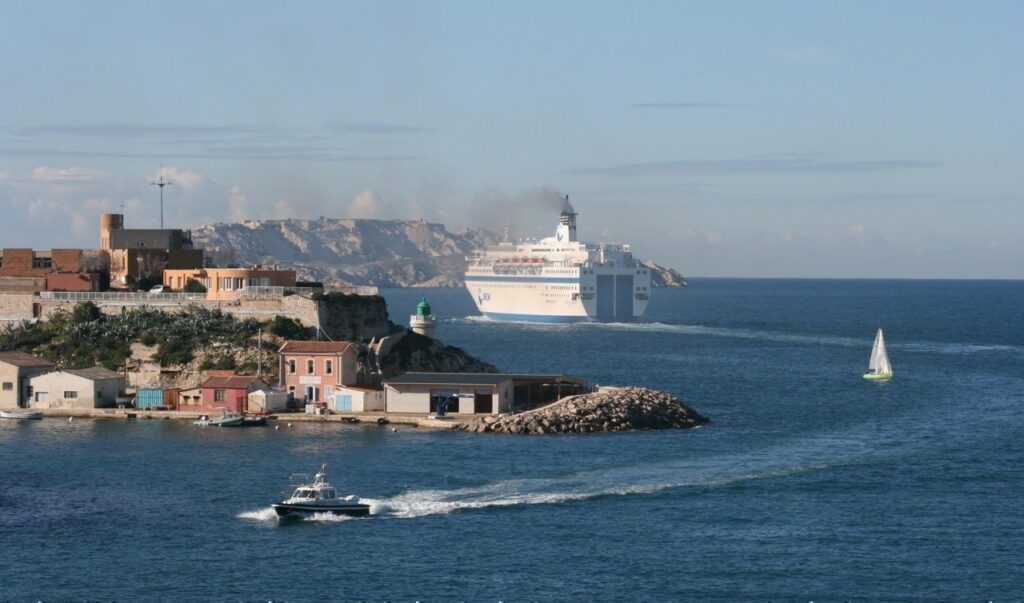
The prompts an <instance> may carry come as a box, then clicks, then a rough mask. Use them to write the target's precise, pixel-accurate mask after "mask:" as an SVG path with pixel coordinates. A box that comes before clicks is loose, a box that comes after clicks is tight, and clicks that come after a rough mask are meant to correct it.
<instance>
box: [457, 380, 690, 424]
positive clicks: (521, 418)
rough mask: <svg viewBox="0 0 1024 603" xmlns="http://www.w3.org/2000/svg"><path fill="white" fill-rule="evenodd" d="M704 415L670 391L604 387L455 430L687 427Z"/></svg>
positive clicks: (476, 419)
mask: <svg viewBox="0 0 1024 603" xmlns="http://www.w3.org/2000/svg"><path fill="white" fill-rule="evenodd" d="M707 422H708V419H707V418H706V417H703V416H701V415H700V414H699V413H698V412H697V411H695V410H693V409H692V408H690V407H688V406H686V405H685V404H683V403H682V402H680V401H679V400H676V399H675V397H674V396H672V395H671V394H666V393H665V392H659V391H655V390H653V389H648V388H645V387H620V388H603V389H601V390H599V391H597V392H594V393H590V394H582V395H579V396H570V397H568V398H563V399H561V400H559V401H557V402H553V403H551V404H548V405H547V406H544V407H541V408H538V409H535V410H531V411H527V412H523V413H519V414H514V415H506V416H498V417H496V416H486V417H478V418H475V419H471V420H469V421H467V422H465V423H463V424H462V425H461V426H460V427H459V429H462V430H463V431H471V432H476V433H520V434H538V435H540V434H546V433H592V432H598V431H624V430H627V429H686V428H689V427H697V426H699V425H704V424H705V423H707Z"/></svg>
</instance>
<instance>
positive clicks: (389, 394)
mask: <svg viewBox="0 0 1024 603" xmlns="http://www.w3.org/2000/svg"><path fill="white" fill-rule="evenodd" d="M584 388H585V385H584V383H583V381H581V380H580V379H575V378H573V377H566V376H563V375H512V374H506V373H405V374H403V375H398V376H397V377H392V378H391V379H388V380H387V381H385V382H384V395H385V407H386V410H387V412H403V413H411V414H431V413H436V412H437V410H438V407H439V406H441V405H442V404H444V406H445V412H446V413H447V414H500V413H505V412H511V411H512V410H520V409H526V408H534V407H536V406H540V405H542V404H546V403H548V402H553V401H555V400H558V399H560V398H563V397H565V396H568V395H572V394H576V393H580V392H581V391H582V390H583V389H584Z"/></svg>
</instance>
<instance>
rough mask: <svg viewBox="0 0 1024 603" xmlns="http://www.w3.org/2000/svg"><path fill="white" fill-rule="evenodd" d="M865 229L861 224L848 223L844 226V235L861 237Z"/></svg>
mask: <svg viewBox="0 0 1024 603" xmlns="http://www.w3.org/2000/svg"><path fill="white" fill-rule="evenodd" d="M866 232H867V231H866V230H865V229H864V225H863V224H850V225H849V226H847V227H846V235H847V236H850V237H858V238H860V237H863V236H864V234H865V233H866Z"/></svg>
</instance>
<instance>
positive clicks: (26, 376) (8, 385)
mask: <svg viewBox="0 0 1024 603" xmlns="http://www.w3.org/2000/svg"><path fill="white" fill-rule="evenodd" d="M56 368H57V365H55V364H54V363H52V362H50V361H49V360H44V359H42V358H37V357H35V356H33V355H31V354H26V353H25V352H0V408H2V409H9V408H27V407H28V403H29V400H31V398H32V385H31V383H30V381H31V379H32V377H35V376H36V375H40V374H43V373H49V372H50V371H52V370H54V369H56Z"/></svg>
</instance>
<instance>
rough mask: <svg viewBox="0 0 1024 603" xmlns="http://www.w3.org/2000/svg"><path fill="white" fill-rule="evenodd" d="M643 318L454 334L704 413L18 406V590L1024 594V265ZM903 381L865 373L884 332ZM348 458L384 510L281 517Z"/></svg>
mask: <svg viewBox="0 0 1024 603" xmlns="http://www.w3.org/2000/svg"><path fill="white" fill-rule="evenodd" d="M654 293H655V295H654V298H653V300H652V303H651V307H650V311H649V313H648V315H647V316H646V317H645V320H644V322H641V323H634V324H607V325H600V324H574V325H540V324H537V325H532V324H525V325H524V324H510V323H500V322H491V321H486V320H481V319H479V318H478V317H476V316H475V314H476V312H475V310H474V308H473V306H472V302H471V300H470V299H469V297H468V295H467V294H466V293H465V292H463V291H462V290H427V291H418V290H395V291H386V292H385V296H386V297H387V299H388V301H389V305H390V308H391V313H392V317H393V319H395V320H396V321H405V320H407V314H408V313H411V312H412V311H413V310H414V308H415V305H416V303H417V302H418V301H419V297H420V295H423V294H425V295H426V296H427V297H428V299H429V301H430V302H431V304H432V305H433V307H434V310H435V312H437V313H439V314H440V315H442V316H443V317H444V318H445V320H444V322H443V323H442V324H441V325H440V327H439V331H438V336H439V337H440V338H442V339H443V340H444V341H446V342H448V343H451V344H454V345H458V346H460V347H463V348H465V349H467V350H468V351H470V352H472V353H474V354H477V355H479V356H481V357H483V358H485V359H487V360H490V361H491V362H493V363H495V364H497V365H498V366H500V367H501V368H502V369H505V370H508V371H516V372H563V373H569V374H573V375H577V376H580V377H583V378H585V379H587V380H588V381H590V382H592V383H620V384H621V383H629V384H640V385H647V386H651V387H655V388H658V389H663V390H667V391H670V392H673V393H674V394H676V395H678V396H679V397H680V398H682V399H684V400H686V401H688V402H689V403H690V404H691V405H692V406H693V407H695V408H696V409H698V410H699V411H700V412H702V413H704V414H705V415H707V416H709V417H711V419H712V421H713V423H712V424H711V425H709V426H707V427H703V428H700V429H695V430H687V431H665V432H631V433H614V434H588V435H561V436H545V437H515V436H497V435H478V434H463V433H439V432H427V431H417V430H414V429H410V428H399V430H398V431H396V432H392V431H391V429H390V428H387V429H382V428H378V427H371V426H335V425H331V426H321V425H304V424H296V425H295V426H294V427H292V428H287V427H282V429H281V430H279V431H275V430H273V429H248V430H219V429H197V428H194V427H192V426H191V425H190V424H187V423H185V422H173V421H87V420H79V421H75V422H73V423H68V422H64V421H58V420H44V421H41V422H27V423H15V422H10V421H3V422H0V599H32V600H37V599H43V600H53V599H120V600H135V599H153V600H184V599H202V600H207V599H261V600H313V599H332V600H381V599H388V600H410V601H411V600H422V601H438V600H473V601H476V600H504V601H518V600H613V601H624V600H651V601H654V600H682V599H696V600H708V601H712V600H719V601H736V600H816V601H817V600H877V599H885V600H996V601H1004V600H1021V599H1022V598H1024V555H1022V553H1021V551H1024V513H1022V499H1024V416H1022V408H1024V283H1021V282H981V281H976V282H965V281H842V280H820V281H812V280H729V279H694V281H693V282H692V286H691V287H689V288H687V289H683V290H657V291H655V292H654ZM879 325H882V326H883V327H884V328H885V330H886V336H887V341H888V344H889V353H890V357H891V359H892V363H893V366H894V370H895V373H896V377H895V378H894V379H893V380H892V381H891V382H889V383H885V384H876V383H870V382H866V381H864V380H863V379H862V378H861V374H862V373H863V372H864V370H865V368H866V364H867V359H868V355H869V352H870V347H871V341H872V338H873V336H874V332H875V329H876V328H877V327H878V326H879ZM323 462H326V463H329V465H330V467H331V469H332V472H333V475H334V477H335V478H336V481H339V482H341V483H342V484H343V486H342V489H343V490H345V491H351V492H355V493H359V494H360V495H362V496H364V497H366V498H369V499H372V500H373V505H374V512H375V513H376V515H375V516H374V517H371V518H368V519H338V518H314V519H312V520H309V521H299V522H292V523H287V524H278V522H277V521H276V520H274V519H272V516H271V513H270V511H269V507H268V503H269V502H270V501H272V500H273V499H274V498H275V497H276V496H277V495H278V494H279V492H280V490H281V489H282V488H283V486H284V484H285V482H286V480H287V478H288V475H289V474H290V473H293V472H300V471H301V472H312V471H313V470H315V469H316V467H317V466H319V464H320V463H323Z"/></svg>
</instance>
